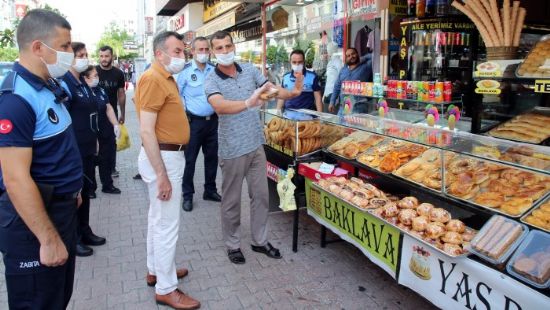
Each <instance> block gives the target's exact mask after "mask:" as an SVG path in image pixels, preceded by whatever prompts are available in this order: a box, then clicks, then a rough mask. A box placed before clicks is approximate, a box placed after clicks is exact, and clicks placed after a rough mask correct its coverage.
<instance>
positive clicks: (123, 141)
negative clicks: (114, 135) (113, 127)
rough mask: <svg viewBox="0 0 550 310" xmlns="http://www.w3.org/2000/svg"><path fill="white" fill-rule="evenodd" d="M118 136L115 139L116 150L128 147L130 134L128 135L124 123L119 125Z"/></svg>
mask: <svg viewBox="0 0 550 310" xmlns="http://www.w3.org/2000/svg"><path fill="white" fill-rule="evenodd" d="M119 128H120V136H119V137H118V139H117V140H116V150H117V152H120V151H123V150H125V149H128V148H130V136H129V135H128V129H127V128H126V126H125V125H124V124H121V125H119Z"/></svg>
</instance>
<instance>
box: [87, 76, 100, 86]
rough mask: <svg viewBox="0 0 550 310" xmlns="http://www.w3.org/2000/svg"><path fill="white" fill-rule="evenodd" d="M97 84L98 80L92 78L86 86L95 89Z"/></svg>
mask: <svg viewBox="0 0 550 310" xmlns="http://www.w3.org/2000/svg"><path fill="white" fill-rule="evenodd" d="M97 84H99V78H94V79H92V81H90V82H89V83H88V86H90V88H94V87H97Z"/></svg>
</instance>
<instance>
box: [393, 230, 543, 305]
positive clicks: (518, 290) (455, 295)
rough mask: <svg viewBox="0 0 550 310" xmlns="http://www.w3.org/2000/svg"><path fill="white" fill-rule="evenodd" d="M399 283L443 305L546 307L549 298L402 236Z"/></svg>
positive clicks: (497, 273) (497, 272)
mask: <svg viewBox="0 0 550 310" xmlns="http://www.w3.org/2000/svg"><path fill="white" fill-rule="evenodd" d="M400 266H401V267H400V270H399V284H401V285H404V286H407V287H409V288H411V289H412V290H413V291H416V292H417V293H418V294H420V295H422V296H424V297H425V298H426V299H428V300H429V301H431V302H432V303H433V304H434V305H436V306H437V307H439V308H442V309H469V310H473V309H511V310H519V309H545V308H547V307H548V305H549V304H550V298H549V297H547V296H545V295H543V294H541V293H539V292H538V291H536V290H534V289H531V288H530V287H528V286H526V285H524V284H522V283H521V282H519V281H516V280H515V279H513V278H511V277H509V276H507V275H505V274H503V273H501V272H499V271H497V270H495V269H492V268H490V267H487V266H485V265H483V264H481V263H479V262H477V261H474V260H471V259H468V258H466V257H461V258H452V257H448V256H446V255H443V254H441V253H439V252H437V251H435V250H432V249H430V248H428V247H426V246H425V245H424V244H423V243H421V242H419V241H417V240H415V239H414V238H412V237H409V236H407V235H404V236H403V247H402V248H401V264H400Z"/></svg>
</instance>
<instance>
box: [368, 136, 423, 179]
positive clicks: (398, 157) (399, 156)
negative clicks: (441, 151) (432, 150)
mask: <svg viewBox="0 0 550 310" xmlns="http://www.w3.org/2000/svg"><path fill="white" fill-rule="evenodd" d="M427 149H428V148H427V147H425V146H423V145H419V144H414V143H410V142H406V141H403V140H398V139H387V140H386V141H385V143H383V144H380V145H377V146H376V147H373V148H370V149H368V150H366V151H365V152H363V153H361V154H359V155H358V156H357V161H358V162H360V163H362V164H363V165H366V166H369V167H371V168H374V169H376V170H378V171H380V172H383V173H391V172H393V171H395V170H396V169H398V168H399V167H401V166H402V165H404V164H406V163H408V162H409V161H410V160H412V159H414V158H416V157H417V156H419V155H421V154H422V153H424V151H426V150H427Z"/></svg>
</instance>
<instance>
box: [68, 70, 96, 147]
mask: <svg viewBox="0 0 550 310" xmlns="http://www.w3.org/2000/svg"><path fill="white" fill-rule="evenodd" d="M63 81H64V82H65V83H66V85H67V87H68V89H69V92H70V94H71V99H69V100H68V101H66V102H65V106H67V109H68V110H69V113H70V115H71V118H72V120H73V129H74V132H75V135H76V140H77V143H78V149H79V150H80V153H81V155H82V156H89V155H93V154H94V153H95V152H96V149H97V133H98V131H99V129H98V120H97V102H96V99H95V97H94V95H93V93H92V90H91V89H90V87H89V86H88V84H86V81H85V80H84V78H82V77H80V78H79V80H77V79H75V77H74V76H73V75H72V74H71V72H67V73H66V74H65V75H64V76H63Z"/></svg>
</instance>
